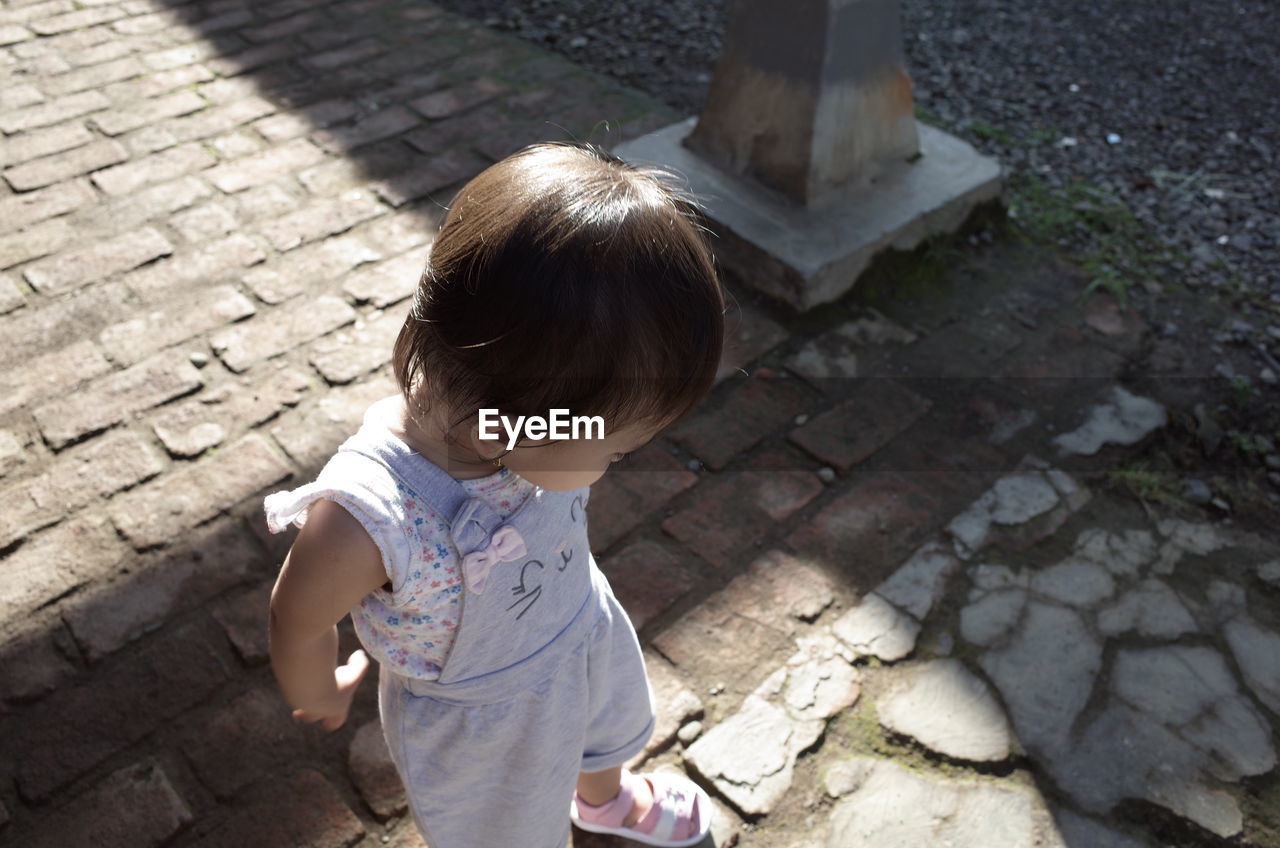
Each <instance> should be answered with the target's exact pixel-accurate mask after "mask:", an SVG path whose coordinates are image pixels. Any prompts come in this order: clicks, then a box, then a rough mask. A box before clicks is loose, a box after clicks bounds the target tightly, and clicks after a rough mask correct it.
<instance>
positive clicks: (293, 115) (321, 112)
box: [253, 99, 358, 142]
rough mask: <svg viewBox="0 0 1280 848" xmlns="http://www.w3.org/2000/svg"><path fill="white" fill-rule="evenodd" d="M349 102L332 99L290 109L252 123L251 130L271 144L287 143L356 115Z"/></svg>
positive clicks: (354, 106) (354, 107) (352, 104)
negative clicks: (260, 134)
mask: <svg viewBox="0 0 1280 848" xmlns="http://www.w3.org/2000/svg"><path fill="white" fill-rule="evenodd" d="M357 111H358V110H357V109H356V105H355V104H354V103H352V102H351V101H350V100H343V99H333V100H323V101H321V102H319V103H312V104H310V105H307V106H302V107H299V108H297V109H290V110H289V111H288V112H283V113H280V114H278V115H272V116H271V117H269V118H263V119H262V120H260V121H255V122H254V123H253V128H254V129H255V130H257V131H258V132H260V133H262V135H263V136H264V137H265V138H266V139H267V141H271V142H281V141H288V140H289V139H291V138H297V137H298V136H301V135H306V134H307V133H309V132H311V131H313V130H316V129H321V128H323V127H327V126H329V125H330V124H336V123H337V122H338V121H344V120H346V119H347V118H350V117H351V116H352V115H354V114H356V112H357Z"/></svg>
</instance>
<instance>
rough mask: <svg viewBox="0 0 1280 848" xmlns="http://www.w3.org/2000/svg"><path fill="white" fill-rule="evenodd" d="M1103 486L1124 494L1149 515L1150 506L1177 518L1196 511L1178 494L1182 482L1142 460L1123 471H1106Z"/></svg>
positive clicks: (1171, 474)
mask: <svg viewBox="0 0 1280 848" xmlns="http://www.w3.org/2000/svg"><path fill="white" fill-rule="evenodd" d="M1104 484H1105V485H1106V486H1107V487H1108V488H1110V489H1114V490H1120V491H1123V492H1127V493H1128V494H1129V495H1131V496H1132V497H1134V498H1137V499H1138V502H1139V503H1141V504H1142V507H1143V509H1145V510H1147V511H1148V512H1149V511H1150V504H1153V503H1154V504H1157V505H1159V506H1162V507H1164V508H1166V509H1169V510H1171V511H1172V512H1174V513H1176V514H1178V515H1184V516H1185V515H1190V514H1193V513H1195V512H1196V511H1197V510H1196V508H1195V506H1194V505H1193V504H1192V503H1191V502H1190V501H1188V500H1187V499H1186V498H1185V497H1184V496H1183V494H1182V481H1181V479H1180V478H1179V477H1178V475H1177V474H1175V473H1174V472H1171V471H1159V470H1156V469H1152V468H1150V467H1149V466H1148V463H1147V461H1146V460H1135V461H1134V462H1132V463H1131V464H1129V465H1128V466H1126V467H1123V468H1119V469H1116V470H1114V471H1107V472H1105V475H1104Z"/></svg>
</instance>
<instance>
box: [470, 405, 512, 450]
mask: <svg viewBox="0 0 1280 848" xmlns="http://www.w3.org/2000/svg"><path fill="white" fill-rule="evenodd" d="M466 428H467V430H466V432H467V437H466V438H467V444H468V445H469V446H470V448H471V449H472V450H473V451H475V453H476V456H478V457H480V458H481V459H484V460H493V459H497V458H498V457H500V456H502V454H504V453H506V450H505V445H504V443H503V441H502V437H501V436H499V437H498V438H497V439H482V438H480V417H479V416H475V417H473V418H472V419H471V420H470V421H468V422H467V424H466Z"/></svg>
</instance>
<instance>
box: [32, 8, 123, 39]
mask: <svg viewBox="0 0 1280 848" xmlns="http://www.w3.org/2000/svg"><path fill="white" fill-rule="evenodd" d="M124 16H125V13H124V10H123V9H120V8H118V7H111V6H106V7H100V8H97V9H80V10H78V11H75V12H68V13H67V14H65V15H55V16H53V17H52V18H45V19H43V20H39V21H35V22H33V23H32V24H31V29H32V30H33V31H35V32H38V33H40V34H41V35H53V34H55V33H59V32H68V31H69V30H73V29H84V28H85V27H91V26H93V25H95V24H102V23H107V22H109V21H114V20H119V19H120V18H123V17H124Z"/></svg>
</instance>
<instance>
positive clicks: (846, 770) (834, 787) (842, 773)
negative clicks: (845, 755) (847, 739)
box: [822, 757, 877, 798]
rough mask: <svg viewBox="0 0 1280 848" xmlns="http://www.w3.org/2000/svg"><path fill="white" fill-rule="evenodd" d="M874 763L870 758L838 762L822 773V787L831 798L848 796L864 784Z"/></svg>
mask: <svg viewBox="0 0 1280 848" xmlns="http://www.w3.org/2000/svg"><path fill="white" fill-rule="evenodd" d="M876 762H877V761H876V760H873V759H871V758H870V757H854V758H853V759H850V760H838V761H837V762H835V763H832V764H831V766H830V767H828V768H827V769H826V771H824V772H823V773H822V786H823V788H824V789H826V790H827V794H828V795H830V796H831V797H832V798H839V797H841V796H843V795H848V794H849V793H850V792H852V791H854V790H855V789H857V788H858V787H859V786H861V785H862V784H863V783H865V782H866V780H867V778H868V777H870V775H871V771H872V769H874V768H875V765H876Z"/></svg>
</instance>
